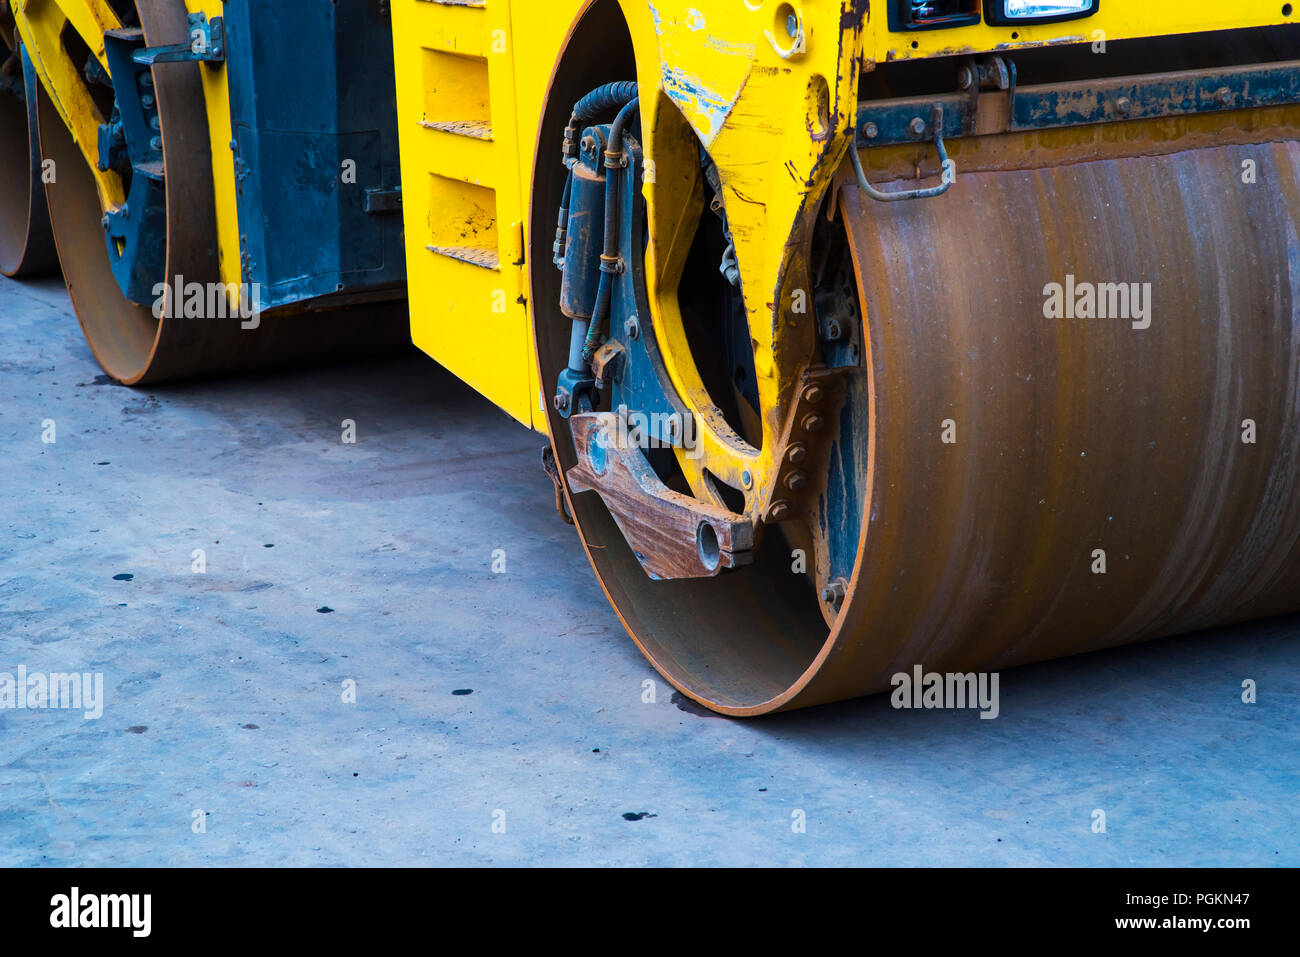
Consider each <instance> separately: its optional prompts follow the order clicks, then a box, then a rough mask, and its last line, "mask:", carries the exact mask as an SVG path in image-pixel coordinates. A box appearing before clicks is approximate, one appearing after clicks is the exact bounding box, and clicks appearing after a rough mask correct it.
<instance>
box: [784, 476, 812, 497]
mask: <svg viewBox="0 0 1300 957" xmlns="http://www.w3.org/2000/svg"><path fill="white" fill-rule="evenodd" d="M785 487H786V488H788V489H789V490H790V491H792V492H802V491H803V490H804V489H805V488H807V487H808V473H807V472H798V471H796V472H791V473H790V474H789V475H787V476H786V477H785Z"/></svg>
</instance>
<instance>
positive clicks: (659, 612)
mask: <svg viewBox="0 0 1300 957" xmlns="http://www.w3.org/2000/svg"><path fill="white" fill-rule="evenodd" d="M620 44H622V45H623V47H626V46H627V40H626V33H625V31H624V30H622V29H621V26H620V23H619V21H618V19H617V15H616V14H615V13H614V12H613V11H611V10H610V8H609V7H602V6H596V7H594V8H593V10H592V12H591V13H590V14H588V16H587V17H586V18H585V19H584V20H583V21H582V23H581V24H580V25H579V26H578V28H577V29H576V30H575V32H574V34H573V35H572V36H571V37H570V41H569V51H570V55H569V56H568V57H566V58H564V59H562V61H561V67H560V69H558V70H557V72H556V75H555V79H554V81H553V88H552V90H551V93H550V99H549V100H548V106H547V111H546V114H545V116H544V120H543V128H544V129H546V130H552V131H558V130H563V129H564V127H565V123H566V120H567V119H568V116H569V112H570V109H571V107H572V104H573V103H575V102H576V101H577V100H578V98H579V97H581V96H582V95H583V94H584V93H586V92H587V91H588V90H591V89H593V88H595V87H596V86H597V85H598V84H600V83H604V82H608V81H610V80H613V79H618V78H617V77H610V76H603V75H599V74H597V73H595V72H594V71H593V68H592V66H591V63H592V62H594V61H593V58H584V57H583V56H582V51H583V50H586V49H596V48H599V49H602V50H605V51H611V52H610V55H609V62H615V63H627V62H631V60H630V58H631V51H630V49H626V48H621V47H620ZM574 51H577V52H576V53H575V52H574ZM1298 121H1300V110H1297V109H1296V108H1287V109H1285V110H1279V111H1274V112H1273V113H1271V114H1261V115H1260V116H1258V117H1255V118H1253V119H1252V121H1250V122H1239V123H1238V122H1234V119H1233V118H1232V117H1231V116H1229V117H1227V118H1226V119H1225V118H1223V117H1219V118H1198V119H1196V120H1191V121H1187V123H1186V131H1185V139H1184V140H1183V141H1182V142H1181V143H1179V144H1173V145H1171V144H1170V143H1169V142H1168V140H1167V135H1165V134H1163V133H1162V132H1161V130H1160V129H1159V128H1155V129H1154V131H1153V132H1151V139H1149V140H1147V139H1143V138H1142V137H1141V136H1140V135H1137V133H1138V132H1140V128H1139V127H1138V126H1136V125H1132V126H1130V127H1129V130H1130V135H1129V136H1128V137H1126V138H1123V139H1122V140H1121V139H1120V138H1117V137H1107V136H1106V135H1105V131H1102V132H1100V133H1098V135H1097V136H1096V138H1095V139H1094V138H1092V136H1091V134H1088V135H1086V136H1081V135H1079V134H1077V133H1074V132H1071V133H1068V134H1065V135H1055V136H1054V135H1053V134H1050V133H1043V134H1036V135H1034V136H1018V137H1014V138H1012V137H1008V138H1006V139H1005V140H1004V139H1001V138H999V137H988V138H987V142H983V143H972V144H970V145H969V146H961V147H959V149H963V150H964V152H963V153H962V157H961V161H960V166H961V170H962V174H961V176H960V177H959V178H958V180H957V182H956V185H954V186H953V187H952V189H951V190H950V191H949V192H948V193H947V195H944V196H942V197H940V198H935V199H927V200H918V201H915V202H907V203H882V202H877V201H875V200H873V199H871V198H869V197H868V195H867V194H866V193H864V192H861V191H860V190H859V189H858V188H857V187H856V185H854V180H853V173H852V171H851V169H850V168H849V164H848V162H847V161H846V162H845V165H844V169H843V171H842V173H841V175H840V178H839V180H838V182H837V186H838V187H842V188H839V189H835V190H832V191H831V195H830V196H828V198H827V199H826V203H827V204H832V205H830V206H829V208H823V210H822V213H821V214H819V218H820V220H821V221H822V223H823V225H822V227H820V228H819V230H818V232H817V233H816V234H815V235H814V237H813V240H812V246H813V248H812V250H811V253H810V257H809V259H810V262H811V263H812V264H813V266H812V273H813V275H814V277H815V279H816V282H817V286H818V288H817V296H816V298H817V302H818V313H819V319H820V320H821V321H824V320H825V319H826V318H827V316H828V315H834V316H835V317H838V318H839V319H840V320H842V321H843V320H844V317H848V321H853V322H856V323H857V327H858V328H859V329H860V339H859V340H858V341H857V343H856V347H857V349H858V351H859V354H860V361H857V362H855V363H853V366H854V367H853V368H849V369H846V370H844V371H843V373H842V374H841V375H839V377H838V380H839V382H840V386H839V387H838V388H839V390H840V391H839V398H838V400H837V402H836V405H835V412H834V413H833V414H831V415H828V416H826V418H827V419H828V420H829V422H828V424H829V429H828V430H827V432H828V438H827V442H828V443H829V452H828V454H827V455H826V458H825V462H824V467H823V468H821V469H820V470H818V471H817V472H816V473H815V474H816V478H815V481H816V482H817V485H816V487H815V488H814V489H813V493H812V499H813V502H814V505H813V507H812V508H810V515H812V516H813V517H812V519H811V520H810V521H809V522H808V523H807V525H806V527H805V528H804V529H802V530H801V529H800V528H799V527H798V526H797V525H796V524H795V523H792V522H789V521H786V522H774V521H772V520H771V518H772V516H771V512H770V511H768V512H765V513H764V519H765V521H764V522H763V523H757V524H761V525H765V526H766V527H765V528H761V527H760V528H759V529H758V530H757V531H756V540H755V546H754V549H753V552H752V554H751V555H748V556H747V562H746V563H744V564H743V567H736V568H734V569H731V570H729V571H724V572H723V573H721V574H716V575H713V576H712V577H709V576H707V575H706V576H698V577H682V578H678V579H675V580H656V577H655V576H654V575H651V574H647V571H648V569H649V566H648V564H647V561H646V556H645V554H644V553H643V552H642V553H640V554H639V553H638V550H637V549H635V548H633V547H631V546H629V538H628V536H629V535H631V536H632V537H633V538H634V539H636V540H637V541H638V543H639V545H640V546H642V547H644V546H646V545H647V543H650V544H653V542H654V541H655V535H656V533H657V532H658V531H659V530H657V529H650V530H646V529H644V528H637V527H635V524H634V523H632V522H630V521H629V518H628V516H629V515H631V516H632V517H633V518H635V515H636V508H633V509H630V510H626V509H624V510H623V511H620V505H619V502H618V495H619V494H620V493H621V494H626V493H627V490H626V487H624V488H623V489H622V490H619V489H615V488H614V487H613V486H611V485H608V484H605V485H602V481H605V480H604V479H603V478H602V477H603V476H605V475H608V474H609V472H610V469H611V466H610V462H611V461H612V459H611V457H610V452H609V447H608V446H607V445H606V444H602V440H600V439H599V437H597V439H592V440H590V441H588V440H587V439H585V438H581V437H579V438H575V433H574V430H573V429H572V427H571V419H570V418H569V414H570V413H571V412H573V410H572V409H571V408H570V407H569V404H568V398H569V397H568V396H566V395H564V387H565V379H564V378H563V377H561V376H559V375H558V373H559V371H560V370H565V369H566V366H568V362H567V359H568V357H569V355H570V349H569V346H570V322H569V317H568V316H566V315H563V314H561V311H560V305H559V304H560V302H561V299H562V295H561V282H562V277H561V274H560V273H559V272H558V271H557V270H556V269H555V268H554V266H553V265H552V264H551V261H550V260H551V257H550V239H551V236H552V235H554V234H555V223H556V215H557V210H559V209H560V208H561V202H562V198H563V197H564V196H566V195H568V194H566V193H565V191H564V184H565V170H564V168H563V166H562V165H561V159H560V157H559V156H558V155H555V154H556V153H557V152H558V151H556V150H552V149H549V148H548V146H549V144H548V143H547V142H546V141H545V140H544V141H543V148H542V149H541V150H540V152H539V159H538V167H537V171H536V175H535V178H534V182H535V184H536V185H535V193H534V196H533V214H532V215H533V220H532V224H531V236H532V244H533V249H532V255H531V257H530V259H531V265H530V268H531V288H532V293H533V297H532V302H533V308H534V310H535V316H534V329H535V335H536V347H537V353H538V361H539V369H540V373H541V375H542V378H543V383H544V388H545V389H546V390H547V393H548V394H555V393H556V391H557V386H559V391H560V393H561V394H560V395H559V396H557V406H558V407H559V408H558V409H557V410H556V411H554V412H552V413H551V415H550V433H551V435H552V437H553V447H554V452H555V456H556V461H557V463H558V465H559V467H560V470H561V472H562V473H563V474H564V475H565V476H566V477H567V483H566V494H567V495H568V502H569V507H570V510H571V512H572V516H573V518H574V520H575V523H576V525H577V527H578V530H579V532H580V534H581V536H582V540H583V543H584V545H585V547H586V549H587V553H588V557H589V559H590V561H591V563H592V565H593V567H594V568H595V570H596V572H597V574H598V576H599V578H600V580H601V582H602V585H603V587H604V589H605V591H606V594H607V595H608V597H609V599H610V601H611V603H612V604H613V606H614V608H615V610H616V611H617V613H618V615H619V617H620V618H621V620H622V621H623V622H624V624H625V625H626V627H627V628H628V630H629V632H630V633H631V635H632V636H633V638H634V639H635V640H636V642H637V644H638V645H639V646H640V648H641V649H642V650H643V651H644V653H645V654H646V655H647V657H648V658H649V659H650V660H651V662H653V663H654V665H655V666H656V667H657V668H658V669H659V671H660V672H661V673H662V674H664V675H665V676H666V677H667V678H668V679H669V680H670V681H671V682H672V683H673V684H674V685H675V686H676V687H677V688H679V689H680V690H682V691H683V692H685V693H686V694H688V695H689V696H691V697H692V698H694V699H696V700H698V701H700V702H703V703H704V704H706V705H708V706H709V707H711V708H713V709H715V710H717V711H720V712H722V713H725V714H731V715H738V716H749V715H759V714H764V713H768V712H773V711H780V710H785V709H791V708H798V707H804V706H808V705H814V704H819V703H823V702H829V701H835V700H840V699H845V698H850V697H854V696H857V695H863V694H871V693H876V692H881V691H886V690H888V689H890V687H891V686H892V685H893V684H894V676H895V675H898V674H900V673H902V674H907V675H909V676H911V675H912V674H913V672H914V669H915V668H916V667H917V666H920V667H921V668H922V669H923V670H924V671H925V672H927V673H929V672H938V673H968V672H985V671H996V670H998V669H1001V668H1004V667H1009V666H1014V665H1018V664H1022V663H1028V662H1033V661H1040V660H1045V659H1049V658H1056V657H1062V656H1067V655H1072V654H1077V653H1081V652H1087V651H1092V650H1097V649H1102V648H1107V647H1113V646H1118V645H1122V644H1126V643H1130V642H1135V641H1141V640H1145V639H1151V638H1156V637H1160V636H1166V635H1173V634H1180V633H1185V632H1190V631H1195V630H1198V629H1203V628H1208V627H1211V626H1215V625H1221V624H1225V623H1230V622H1236V621H1242V620H1247V619H1252V618H1259V617H1266V616H1270V615H1276V614H1281V613H1285V612H1289V611H1293V610H1296V609H1300V361H1297V356H1300V326H1298V325H1297V320H1296V316H1300V284H1298V283H1297V282H1296V278H1295V272H1296V270H1295V267H1294V263H1295V262H1296V261H1297V259H1298V258H1300V239H1297V237H1300V144H1297V143H1296V142H1295V140H1294V133H1293V130H1294V128H1295V127H1296V125H1297V122H1298ZM1008 143H1010V145H1008ZM1027 156H1032V157H1033V163H1034V164H1036V167H1035V168H1030V166H1029V163H1028V162H1027V161H1026V157H1027ZM914 160H915V151H914V150H913V151H910V152H908V153H907V155H906V156H904V157H902V158H901V159H900V160H899V161H898V164H897V167H896V168H895V169H894V170H893V172H892V174H891V175H892V180H891V179H890V178H886V184H888V185H889V188H891V189H899V188H905V187H906V186H907V185H908V184H907V182H906V180H907V178H908V177H909V176H910V175H911V169H910V167H911V164H913V163H914ZM1247 161H1251V163H1252V164H1253V167H1254V168H1257V170H1258V183H1257V184H1253V185H1247V184H1242V183H1241V178H1240V177H1239V176H1235V175H1234V171H1240V170H1241V169H1242V168H1243V165H1244V164H1247ZM1039 167H1041V168H1039ZM661 168H662V167H661ZM875 178H876V179H877V180H879V179H880V178H881V176H880V174H879V171H876V175H875ZM881 185H882V186H883V185H885V184H881ZM571 191H572V192H573V194H574V195H576V187H574V186H572V184H571ZM700 248H709V253H708V255H709V263H708V265H709V268H710V269H711V270H712V271H713V272H715V273H716V271H717V265H716V260H715V255H716V245H715V246H714V247H711V248H710V247H709V246H708V244H707V243H701V244H700ZM635 254H638V255H639V254H641V253H639V252H637V253H635ZM704 271H706V270H701V271H700V274H703V272H704ZM685 274H686V275H689V274H690V270H689V268H688V270H687V272H686V273H685ZM1084 282H1087V283H1094V284H1101V283H1124V284H1125V286H1126V288H1127V290H1128V291H1129V292H1130V293H1131V295H1132V301H1131V302H1130V304H1129V309H1128V310H1127V311H1125V312H1124V313H1123V314H1122V315H1118V316H1115V317H1113V318H1089V317H1087V316H1078V317H1076V316H1075V314H1074V313H1073V312H1067V313H1066V314H1064V315H1058V314H1057V313H1056V312H1054V311H1053V308H1052V306H1051V301H1052V296H1053V292H1052V289H1053V284H1058V285H1060V286H1061V287H1063V289H1064V288H1065V287H1067V286H1068V287H1070V288H1075V284H1076V283H1084ZM1078 288H1081V287H1078ZM567 291H568V290H566V292H567ZM683 293H684V294H683V302H685V300H686V299H688V298H689V295H686V294H685V291H683ZM683 309H685V306H683ZM714 314H715V315H716V311H715V313H714ZM621 322H623V318H622V317H620V316H618V315H612V316H611V317H610V319H609V324H608V328H609V330H610V332H609V335H610V336H611V337H616V336H617V335H618V330H619V329H620V328H621V326H620V323H621ZM639 330H640V331H639V334H640V336H641V337H642V338H643V339H644V337H646V336H648V335H651V334H652V333H653V330H652V329H650V328H649V327H648V324H647V319H646V316H645V315H642V316H641V317H640V320H639ZM715 331H716V330H715ZM838 341H839V342H840V343H841V346H842V345H843V343H844V342H845V340H844V339H842V338H838ZM623 345H626V341H624V343H623ZM735 345H736V343H734V342H731V341H722V342H720V343H719V342H715V343H714V345H713V347H712V348H710V349H708V350H705V349H702V348H699V347H698V345H696V346H693V347H692V351H693V355H692V357H691V358H692V361H693V363H694V365H695V366H696V367H697V368H699V369H700V370H701V378H703V379H704V380H705V381H706V382H708V381H709V380H710V376H709V375H707V374H706V373H705V370H707V369H708V368H710V366H711V364H716V363H717V361H718V359H717V357H718V356H719V355H722V354H729V353H730V352H731V350H732V347H733V346H735ZM820 348H821V350H822V353H823V355H824V356H827V355H829V352H828V348H827V346H826V343H825V342H824V341H823V342H822V343H821V344H820ZM837 348H839V346H837ZM758 359H759V362H760V365H761V364H762V360H763V359H764V357H761V356H760V357H758ZM840 359H841V360H842V359H843V356H840ZM729 361H730V360H729ZM826 361H828V362H829V359H827V360H826ZM839 364H844V363H843V362H841V363H839ZM737 371H738V372H739V371H743V369H738V370H737ZM721 381H722V380H721V379H720V378H715V379H714V382H719V383H720V382H721ZM735 382H736V384H737V385H739V384H740V382H741V377H740V376H737V377H736V379H735ZM717 387H718V389H719V390H721V389H722V388H723V386H722V385H718V386H717ZM713 388H714V386H713V385H710V390H711V391H712V389H713ZM715 398H716V399H717V405H718V407H719V408H723V407H725V406H726V405H727V404H728V403H731V404H732V407H733V408H734V406H735V404H736V397H735V396H728V397H726V398H725V399H724V397H722V396H720V395H718V396H715ZM560 399H564V401H559V400H560ZM607 401H608V400H604V399H602V400H599V401H598V402H596V403H594V404H593V405H594V409H595V412H594V413H592V414H594V415H600V414H601V409H602V405H601V402H607ZM787 411H788V410H787ZM738 418H739V419H743V418H744V416H743V415H742V416H739V417H738ZM604 421H612V420H609V419H606V420H604ZM736 429H737V431H738V432H742V433H743V431H744V426H743V421H737V423H736ZM659 478H660V479H661V480H662V482H663V483H664V484H666V485H668V486H674V478H673V476H671V475H669V474H668V472H667V471H661V472H660V474H659ZM649 485H651V486H653V485H654V483H653V482H651V483H649ZM674 487H675V490H676V491H678V492H681V491H683V490H682V489H681V488H680V483H677V484H676V486H674ZM597 491H599V492H600V494H594V492H597ZM631 494H632V495H633V496H635V491H633V492H632V493H631ZM662 497H664V496H663V495H662V493H661V498H662ZM743 507H744V501H737V502H736V504H735V505H734V506H733V507H732V509H731V510H732V511H733V512H736V511H740V510H741V509H742V508H743ZM642 514H643V515H644V514H647V513H644V512H643V513H642ZM747 514H749V515H751V516H752V515H753V510H752V508H750V510H749V511H748V512H747ZM642 524H645V523H644V522H643V523H642ZM638 535H640V538H639V539H638V538H637V536H638ZM805 545H806V546H807V547H809V548H813V547H814V546H815V547H816V549H817V550H818V554H819V555H825V556H827V558H826V560H825V561H823V562H820V564H819V568H818V576H812V575H810V574H808V573H806V572H804V571H803V570H802V569H801V568H799V567H797V565H798V563H797V561H796V562H792V552H794V550H795V549H796V548H802V547H803V546H805ZM702 554H703V552H702ZM715 554H716V549H715ZM738 564H739V563H738ZM659 577H660V578H664V577H667V576H663V575H660V576H659Z"/></svg>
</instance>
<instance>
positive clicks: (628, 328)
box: [623, 316, 641, 339]
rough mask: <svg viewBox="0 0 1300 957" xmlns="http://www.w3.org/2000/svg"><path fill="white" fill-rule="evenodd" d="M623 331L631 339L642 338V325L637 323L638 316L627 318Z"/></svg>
mask: <svg viewBox="0 0 1300 957" xmlns="http://www.w3.org/2000/svg"><path fill="white" fill-rule="evenodd" d="M623 331H624V332H626V333H627V337H628V338H629V339H640V338H641V323H640V322H638V321H637V318H636V316H628V317H627V321H626V322H624V323H623Z"/></svg>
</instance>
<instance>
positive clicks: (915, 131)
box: [907, 116, 925, 136]
mask: <svg viewBox="0 0 1300 957" xmlns="http://www.w3.org/2000/svg"><path fill="white" fill-rule="evenodd" d="M907 128H908V129H909V130H911V131H912V135H913V136H924V135H925V120H923V119H921V118H920V117H919V116H918V117H914V118H913V120H912V122H911V123H909V124H908V125H907Z"/></svg>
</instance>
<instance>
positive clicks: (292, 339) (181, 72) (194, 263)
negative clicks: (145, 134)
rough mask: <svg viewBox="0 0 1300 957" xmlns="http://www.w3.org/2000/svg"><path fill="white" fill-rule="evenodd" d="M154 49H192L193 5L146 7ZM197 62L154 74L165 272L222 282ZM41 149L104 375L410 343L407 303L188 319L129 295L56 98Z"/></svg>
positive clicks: (144, 22)
mask: <svg viewBox="0 0 1300 957" xmlns="http://www.w3.org/2000/svg"><path fill="white" fill-rule="evenodd" d="M136 9H137V11H138V13H139V17H140V24H141V26H142V27H143V29H144V36H145V41H146V43H147V44H148V45H149V46H163V45H169V44H177V43H186V42H188V39H189V31H188V28H187V23H186V10H185V6H184V4H181V3H176V2H172V0H137V3H136ZM200 68H201V67H200V65H199V64H197V63H158V64H155V65H154V66H153V67H152V76H153V87H154V93H155V95H156V98H157V110H158V117H159V124H160V128H161V139H162V150H163V163H164V169H165V183H166V255H165V261H166V269H165V271H164V273H163V274H162V275H159V276H157V277H156V278H157V281H158V282H159V283H163V282H169V283H170V282H171V277H175V276H182V277H184V281H185V283H186V284H189V283H191V282H199V283H216V282H218V280H219V269H218V263H217V248H216V220H215V211H214V200H213V186H212V159H211V151H210V146H209V140H208V130H207V116H206V113H205V110H204V106H203V103H204V100H203V89H202V85H201V81H200V76H199V73H198V71H199V69H200ZM39 99H40V108H39V114H40V137H41V147H42V150H43V152H44V155H45V157H46V158H47V159H52V160H54V162H55V167H56V169H57V177H56V178H55V179H54V181H52V182H50V183H49V184H48V185H47V186H46V193H47V196H48V200H49V211H50V219H51V222H52V224H53V231H54V238H55V242H56V244H57V246H58V252H59V260H60V263H61V265H62V268H63V274H64V277H65V279H66V280H67V284H68V293H69V295H70V296H71V299H72V304H73V308H74V309H75V311H76V313H77V319H78V321H79V322H80V323H81V328H82V331H83V332H84V333H85V336H86V340H87V342H88V343H89V344H90V347H91V350H92V351H93V352H94V354H95V358H96V359H97V360H98V361H99V363H100V365H101V366H102V367H103V368H104V370H105V371H106V372H107V373H108V374H109V375H111V376H113V377H114V378H116V379H118V380H120V381H121V382H123V383H125V384H127V385H136V384H145V383H152V382H159V381H164V380H170V379H180V378H186V377H190V376H196V375H206V374H214V373H223V372H232V371H240V370H246V369H252V368H262V367H268V366H274V365H282V364H291V363H301V362H312V361H318V360H322V359H329V358H351V357H355V356H358V355H364V354H367V353H373V352H377V351H383V350H386V349H392V348H395V347H397V346H399V345H401V344H404V343H406V342H409V340H410V336H409V331H408V329H407V310H406V305H405V303H404V302H389V303H379V304H375V305H369V306H366V307H365V308H364V310H362V308H361V307H336V308H329V309H314V310H310V311H307V310H302V309H299V310H298V311H296V312H295V311H292V310H289V309H284V310H275V311H270V312H267V313H264V314H263V315H261V316H260V317H258V323H257V326H256V328H245V327H244V326H245V325H251V323H246V322H245V320H243V319H241V318H240V315H239V314H238V312H235V311H234V310H233V309H232V310H231V311H232V312H234V315H231V316H230V317H229V318H224V317H223V318H213V317H209V318H194V317H190V318H186V317H183V316H181V315H180V314H179V313H180V312H181V310H180V308H179V305H177V306H176V309H175V312H174V313H173V312H171V311H170V310H157V311H159V312H162V313H163V316H162V318H157V317H155V314H154V313H155V309H154V308H151V307H150V306H146V305H141V304H139V303H137V302H134V301H132V300H130V299H128V298H127V297H126V296H125V295H124V294H123V292H122V290H121V287H120V286H119V284H118V282H117V280H116V279H115V277H114V275H113V270H112V266H111V264H110V261H109V256H108V250H107V246H106V242H105V233H104V226H103V223H102V220H103V218H104V210H103V209H102V208H101V204H100V200H99V196H98V192H97V190H96V188H95V180H94V178H93V176H92V175H91V172H90V169H89V167H88V166H87V164H86V160H85V158H84V157H83V155H82V154H81V152H80V151H79V150H78V148H77V146H76V143H75V142H74V141H73V139H72V136H71V133H70V132H69V131H68V130H67V129H66V128H65V126H64V124H63V122H62V120H61V119H60V117H59V115H58V113H57V111H56V110H55V109H54V106H53V104H52V103H51V102H50V100H49V97H48V96H46V95H44V91H42V95H41V96H40V98H39Z"/></svg>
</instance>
